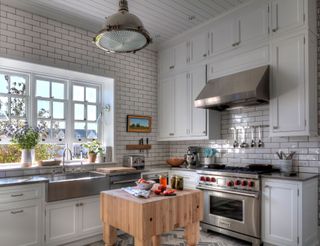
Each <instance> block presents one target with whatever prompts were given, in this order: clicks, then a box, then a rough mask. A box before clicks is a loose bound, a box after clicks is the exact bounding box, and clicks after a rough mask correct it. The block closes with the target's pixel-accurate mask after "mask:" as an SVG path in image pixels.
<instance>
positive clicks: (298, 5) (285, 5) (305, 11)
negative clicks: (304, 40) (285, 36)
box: [270, 0, 317, 35]
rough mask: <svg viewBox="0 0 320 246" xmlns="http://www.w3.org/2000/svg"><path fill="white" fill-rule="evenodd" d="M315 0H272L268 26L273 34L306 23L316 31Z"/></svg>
mask: <svg viewBox="0 0 320 246" xmlns="http://www.w3.org/2000/svg"><path fill="white" fill-rule="evenodd" d="M316 9H317V8H316V0H272V1H271V2H270V27H271V32H272V33H273V35H274V34H280V33H284V32H286V31H289V30H291V29H294V28H297V27H301V26H303V25H305V24H307V25H308V27H309V28H310V30H311V31H312V32H313V33H316Z"/></svg>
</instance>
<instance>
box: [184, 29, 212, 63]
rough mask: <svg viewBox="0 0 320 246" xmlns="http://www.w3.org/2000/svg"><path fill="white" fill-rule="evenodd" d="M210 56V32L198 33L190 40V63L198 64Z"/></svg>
mask: <svg viewBox="0 0 320 246" xmlns="http://www.w3.org/2000/svg"><path fill="white" fill-rule="evenodd" d="M207 56H208V33H207V32H202V33H197V34H196V35H194V36H193V37H192V38H191V39H190V40H189V41H188V63H190V64H196V63H198V62H201V61H203V60H204V59H206V58H207Z"/></svg>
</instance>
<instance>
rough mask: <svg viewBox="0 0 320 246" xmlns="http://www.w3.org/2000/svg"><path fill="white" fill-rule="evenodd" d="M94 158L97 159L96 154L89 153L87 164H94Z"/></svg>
mask: <svg viewBox="0 0 320 246" xmlns="http://www.w3.org/2000/svg"><path fill="white" fill-rule="evenodd" d="M96 158H97V154H96V153H89V154H88V162H89V163H95V162H96Z"/></svg>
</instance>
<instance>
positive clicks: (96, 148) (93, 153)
mask: <svg viewBox="0 0 320 246" xmlns="http://www.w3.org/2000/svg"><path fill="white" fill-rule="evenodd" d="M82 146H83V147H84V148H86V149H87V150H88V162H89V163H95V162H96V158H97V154H98V153H99V152H102V151H103V148H102V145H101V143H100V142H99V141H98V140H92V141H90V142H87V143H84V144H82Z"/></svg>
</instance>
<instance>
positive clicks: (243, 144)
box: [239, 126, 249, 148]
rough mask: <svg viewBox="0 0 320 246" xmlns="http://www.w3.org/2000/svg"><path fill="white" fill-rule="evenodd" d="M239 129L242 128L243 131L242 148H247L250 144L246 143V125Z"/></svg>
mask: <svg viewBox="0 0 320 246" xmlns="http://www.w3.org/2000/svg"><path fill="white" fill-rule="evenodd" d="M239 129H240V130H241V133H242V141H241V144H240V148H247V147H248V146H249V145H248V144H247V143H246V127H243V126H241V127H239Z"/></svg>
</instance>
